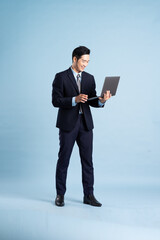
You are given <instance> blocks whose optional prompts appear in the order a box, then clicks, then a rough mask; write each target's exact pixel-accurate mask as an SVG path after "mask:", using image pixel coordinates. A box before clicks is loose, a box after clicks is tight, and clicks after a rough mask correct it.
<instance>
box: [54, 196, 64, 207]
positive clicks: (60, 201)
mask: <svg viewBox="0 0 160 240" xmlns="http://www.w3.org/2000/svg"><path fill="white" fill-rule="evenodd" d="M55 204H56V206H58V207H63V206H64V196H62V195H57V197H56V200H55Z"/></svg>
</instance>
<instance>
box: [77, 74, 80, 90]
mask: <svg viewBox="0 0 160 240" xmlns="http://www.w3.org/2000/svg"><path fill="white" fill-rule="evenodd" d="M77 85H78V90H79V93H80V92H81V76H80V74H79V73H78V74H77Z"/></svg>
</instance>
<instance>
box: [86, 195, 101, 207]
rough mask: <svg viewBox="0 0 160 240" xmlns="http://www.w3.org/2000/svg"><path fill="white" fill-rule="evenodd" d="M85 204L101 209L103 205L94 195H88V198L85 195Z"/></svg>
mask: <svg viewBox="0 0 160 240" xmlns="http://www.w3.org/2000/svg"><path fill="white" fill-rule="evenodd" d="M83 203H85V204H89V205H92V206H95V207H101V206H102V204H101V203H100V202H98V201H97V199H96V198H95V196H94V195H88V196H86V195H84V198H83Z"/></svg>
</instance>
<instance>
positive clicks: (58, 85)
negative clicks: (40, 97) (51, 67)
mask: <svg viewBox="0 0 160 240" xmlns="http://www.w3.org/2000/svg"><path fill="white" fill-rule="evenodd" d="M52 104H53V106H54V107H58V108H72V97H65V96H64V86H63V79H62V77H61V75H60V74H56V76H55V79H54V81H53V84H52Z"/></svg>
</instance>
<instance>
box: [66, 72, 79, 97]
mask: <svg viewBox="0 0 160 240" xmlns="http://www.w3.org/2000/svg"><path fill="white" fill-rule="evenodd" d="M68 77H69V78H70V80H71V82H72V84H73V86H74V88H75V90H76V91H77V93H79V90H78V86H77V83H76V80H75V78H74V76H73V73H72V70H71V68H69V69H68Z"/></svg>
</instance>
